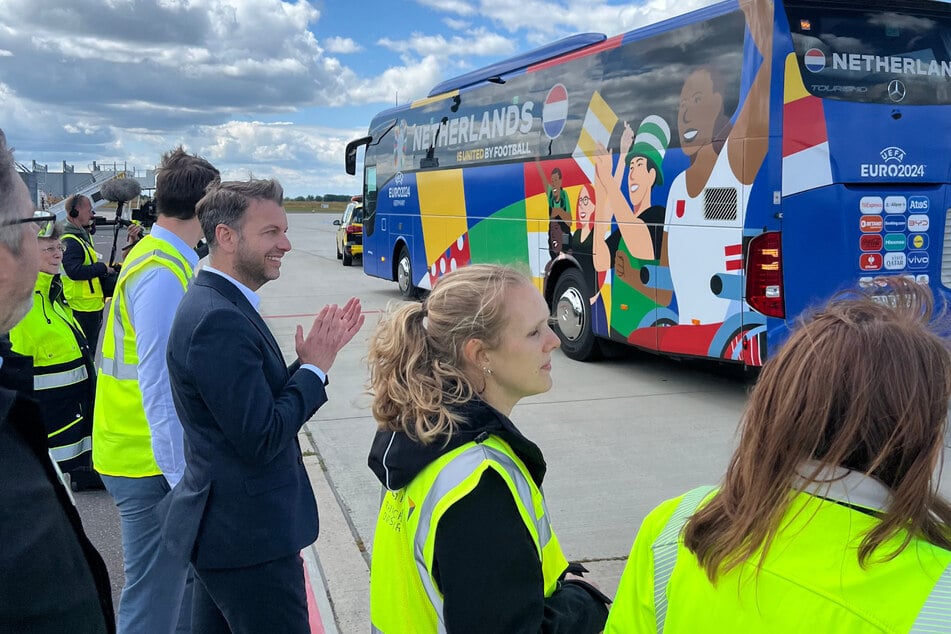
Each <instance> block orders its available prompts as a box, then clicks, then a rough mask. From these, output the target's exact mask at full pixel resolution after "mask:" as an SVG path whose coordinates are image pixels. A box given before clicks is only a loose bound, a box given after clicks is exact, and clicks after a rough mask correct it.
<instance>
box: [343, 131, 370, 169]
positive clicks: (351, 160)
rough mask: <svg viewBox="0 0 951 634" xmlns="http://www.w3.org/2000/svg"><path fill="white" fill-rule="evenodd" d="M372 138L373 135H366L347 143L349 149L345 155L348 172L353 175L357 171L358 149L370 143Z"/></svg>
mask: <svg viewBox="0 0 951 634" xmlns="http://www.w3.org/2000/svg"><path fill="white" fill-rule="evenodd" d="M372 140H373V137H372V136H365V137H360V138H359V139H356V140H354V141H350V143H347V149H346V153H345V155H344V163H345V167H346V169H347V174H350V175H351V176H353V175H354V174H356V173H357V150H358V149H359V148H360V146H363V145H368V144H369V143H370V141H372Z"/></svg>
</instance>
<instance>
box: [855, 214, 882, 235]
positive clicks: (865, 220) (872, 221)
mask: <svg viewBox="0 0 951 634" xmlns="http://www.w3.org/2000/svg"><path fill="white" fill-rule="evenodd" d="M883 226H884V223H883V221H882V217H881V216H862V219H861V220H859V228H860V229H861V230H862V233H877V232H879V231H881V230H882V227H883Z"/></svg>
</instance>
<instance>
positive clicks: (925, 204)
mask: <svg viewBox="0 0 951 634" xmlns="http://www.w3.org/2000/svg"><path fill="white" fill-rule="evenodd" d="M930 206H931V205H930V201H929V200H928V198H927V197H926V196H912V197H911V198H909V199H908V209H910V210H911V211H917V212H919V213H927V211H928V208H929V207H930Z"/></svg>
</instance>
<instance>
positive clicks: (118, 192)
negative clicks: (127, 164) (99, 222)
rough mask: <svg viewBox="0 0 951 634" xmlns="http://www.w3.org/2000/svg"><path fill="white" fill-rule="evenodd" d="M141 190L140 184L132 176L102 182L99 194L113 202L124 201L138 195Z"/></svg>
mask: <svg viewBox="0 0 951 634" xmlns="http://www.w3.org/2000/svg"><path fill="white" fill-rule="evenodd" d="M141 191H142V185H140V184H139V181H137V180H135V179H134V178H113V179H112V180H111V181H107V182H105V183H103V185H102V189H101V190H100V194H102V197H103V198H105V199H106V200H109V201H112V202H114V203H125V202H129V201H130V200H132V199H133V198H135V197H136V196H138V195H139V193H140V192H141Z"/></svg>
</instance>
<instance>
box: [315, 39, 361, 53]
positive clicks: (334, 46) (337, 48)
mask: <svg viewBox="0 0 951 634" xmlns="http://www.w3.org/2000/svg"><path fill="white" fill-rule="evenodd" d="M324 48H325V49H326V50H327V51H328V52H330V53H337V54H346V53H356V52H358V51H361V50H363V49H362V47H361V46H360V45H359V44H357V43H356V42H355V41H353V39H352V38H349V37H328V38H327V39H326V40H324Z"/></svg>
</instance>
